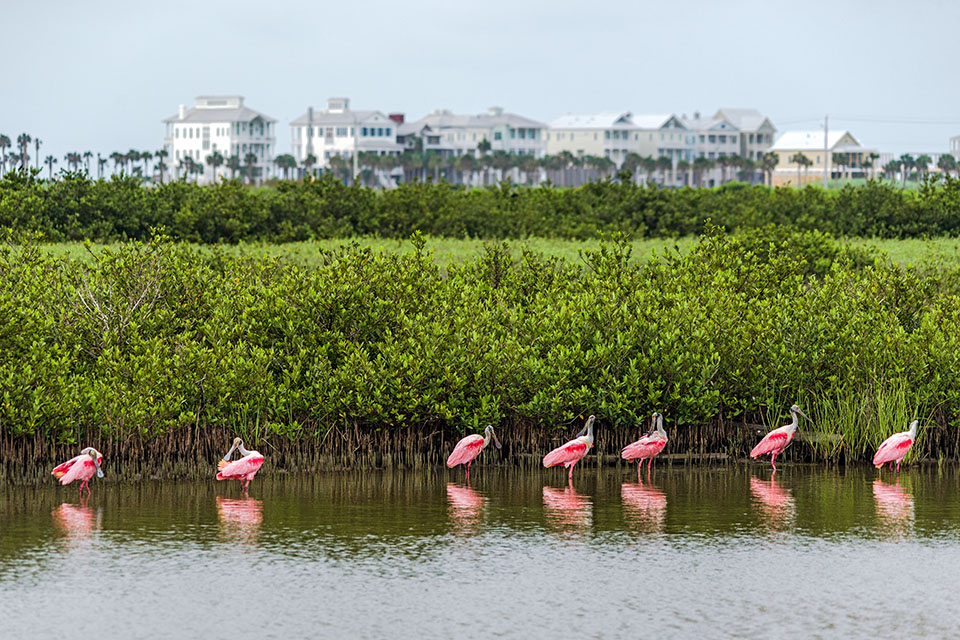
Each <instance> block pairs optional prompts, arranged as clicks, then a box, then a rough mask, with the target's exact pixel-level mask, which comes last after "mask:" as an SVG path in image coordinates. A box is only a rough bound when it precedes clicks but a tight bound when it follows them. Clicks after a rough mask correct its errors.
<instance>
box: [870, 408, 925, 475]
mask: <svg viewBox="0 0 960 640" xmlns="http://www.w3.org/2000/svg"><path fill="white" fill-rule="evenodd" d="M919 425H920V421H919V420H914V421H913V422H911V423H910V430H909V431H901V432H900V433H895V434H893V435H892V436H890V437H889V438H887V439H886V440H884V441H883V444H881V445H880V448H879V449H877V453H876V454H875V455H874V456H873V466H875V467H876V468H877V469H879V468H880V467H882V466H883V465H885V464H886V463H888V462H889V463H890V466H891V467H893V463H894V462H896V463H897V475H900V462H901V461H902V460H903V458H904V456H906V455H907V452H908V451H910V447H912V446H913V443H914V442H915V441H916V439H917V427H918V426H919Z"/></svg>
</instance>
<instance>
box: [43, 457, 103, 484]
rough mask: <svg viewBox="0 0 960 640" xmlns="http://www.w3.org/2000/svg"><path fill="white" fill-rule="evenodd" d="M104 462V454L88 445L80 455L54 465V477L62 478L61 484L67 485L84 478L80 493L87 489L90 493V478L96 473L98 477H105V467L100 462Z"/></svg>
mask: <svg viewBox="0 0 960 640" xmlns="http://www.w3.org/2000/svg"><path fill="white" fill-rule="evenodd" d="M102 462H103V455H102V454H101V453H100V452H99V451H97V450H96V449H94V448H93V447H87V448H86V449H83V450H82V451H80V455H78V456H76V457H75V458H70V459H69V460H67V461H66V462H64V463H63V464H61V465H58V466H56V467H54V469H53V472H52V473H53V477H54V478H57V479H58V480H60V484H62V485H67V484H70V483H71V482H73V481H74V480H82V481H83V482H81V483H80V493H83V490H84V489H86V490H87V495H90V485H89V484H88V483H89V482H90V478H92V477H93V474H94V473H96V474H97V477H98V478H102V477H103V469H101V468H100V464H101V463H102Z"/></svg>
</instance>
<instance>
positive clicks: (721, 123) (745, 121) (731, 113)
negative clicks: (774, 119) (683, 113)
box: [683, 109, 777, 161]
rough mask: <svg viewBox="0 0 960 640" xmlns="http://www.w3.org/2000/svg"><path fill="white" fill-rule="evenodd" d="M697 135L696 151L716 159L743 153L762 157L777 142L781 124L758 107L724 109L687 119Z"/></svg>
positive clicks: (746, 155)
mask: <svg viewBox="0 0 960 640" xmlns="http://www.w3.org/2000/svg"><path fill="white" fill-rule="evenodd" d="M683 123H684V125H685V126H686V127H687V129H688V130H689V131H691V133H694V134H695V135H696V147H695V155H696V157H698V158H707V159H708V160H716V159H718V158H722V157H723V156H740V157H742V158H749V159H750V160H754V161H757V160H760V159H761V158H762V157H763V154H764V153H766V152H767V151H769V150H770V147H771V146H773V139H774V136H775V135H776V133H777V128H776V127H774V126H773V123H771V122H770V120H769V119H768V118H766V117H765V116H764V115H763V114H761V113H760V112H759V111H757V110H756V109H720V110H718V111H717V112H716V113H715V114H713V115H712V116H710V117H707V118H703V117H701V116H700V114H699V113H694V114H693V118H685V119H684V121H683Z"/></svg>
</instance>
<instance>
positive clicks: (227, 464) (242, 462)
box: [217, 438, 263, 491]
mask: <svg viewBox="0 0 960 640" xmlns="http://www.w3.org/2000/svg"><path fill="white" fill-rule="evenodd" d="M234 449H240V455H241V456H243V457H242V458H239V459H238V460H234V461H233V462H231V461H230V456H232V455H233V450H234ZM217 466H218V468H219V469H220V472H219V473H217V480H239V481H240V485H241V487H242V489H243V491H246V490H247V487H249V486H250V481H251V480H253V477H254V476H255V475H257V471H259V470H260V467H261V466H263V455H262V454H261V453H260V452H259V451H248V450H247V449H246V447H244V446H243V440H241V439H240V438H234V439H233V446H232V447H230V450H229V451H227V454H226V455H225V456H223V460H221V461H220V463H219V464H218V465H217Z"/></svg>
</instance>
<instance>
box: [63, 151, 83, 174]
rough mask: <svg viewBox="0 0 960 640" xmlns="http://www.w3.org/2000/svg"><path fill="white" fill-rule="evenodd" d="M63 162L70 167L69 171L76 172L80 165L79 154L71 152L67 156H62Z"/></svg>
mask: <svg viewBox="0 0 960 640" xmlns="http://www.w3.org/2000/svg"><path fill="white" fill-rule="evenodd" d="M63 161H64V162H66V163H67V164H68V165H70V170H71V171H76V170H77V167H78V166H79V165H80V154H79V153H77V152H76V151H71V152H70V153H68V154H67V155H65V156H63Z"/></svg>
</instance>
